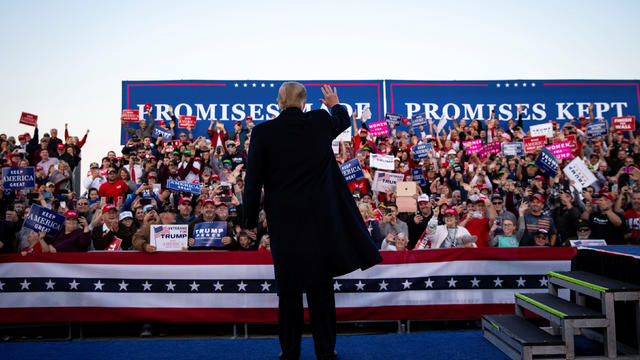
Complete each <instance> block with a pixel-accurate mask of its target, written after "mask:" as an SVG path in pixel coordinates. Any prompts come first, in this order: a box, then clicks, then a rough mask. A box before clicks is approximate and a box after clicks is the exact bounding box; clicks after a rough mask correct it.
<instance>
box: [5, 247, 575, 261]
mask: <svg viewBox="0 0 640 360" xmlns="http://www.w3.org/2000/svg"><path fill="white" fill-rule="evenodd" d="M576 251H577V250H576V248H575V247H554V248H548V247H516V248H475V249H471V248H470V249H464V248H463V249H435V250H409V251H382V252H381V254H382V257H383V258H384V261H383V264H406V263H423V262H448V261H474V260H496V261H540V260H542V261H557V260H571V259H572V258H573V257H574V256H575V255H576ZM7 262H49V263H72V264H120V265H271V264H273V262H272V259H271V253H269V252H261V251H254V252H244V251H241V252H234V251H185V252H156V253H143V252H136V251H132V252H87V253H53V254H52V253H46V254H29V255H27V256H21V255H19V254H8V255H0V263H7Z"/></svg>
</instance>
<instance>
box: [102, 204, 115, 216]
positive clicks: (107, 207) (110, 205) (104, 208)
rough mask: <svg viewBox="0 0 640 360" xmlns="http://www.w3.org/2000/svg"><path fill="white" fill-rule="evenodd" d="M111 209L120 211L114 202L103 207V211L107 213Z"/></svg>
mask: <svg viewBox="0 0 640 360" xmlns="http://www.w3.org/2000/svg"><path fill="white" fill-rule="evenodd" d="M111 210H113V211H118V209H116V206H115V205H113V204H107V205H105V206H104V207H103V208H102V213H103V214H105V213H107V212H109V211H111Z"/></svg>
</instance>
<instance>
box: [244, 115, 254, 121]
mask: <svg viewBox="0 0 640 360" xmlns="http://www.w3.org/2000/svg"><path fill="white" fill-rule="evenodd" d="M245 119H247V120H253V117H252V116H247V117H246V118H245Z"/></svg>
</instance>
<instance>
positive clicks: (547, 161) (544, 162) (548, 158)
mask: <svg viewBox="0 0 640 360" xmlns="http://www.w3.org/2000/svg"><path fill="white" fill-rule="evenodd" d="M536 165H538V167H539V168H540V170H542V171H544V172H546V173H547V174H549V176H551V177H555V176H556V174H557V173H558V158H556V156H555V155H553V153H552V152H551V151H550V150H549V149H547V148H546V147H543V148H542V151H540V155H538V158H537V159H536Z"/></svg>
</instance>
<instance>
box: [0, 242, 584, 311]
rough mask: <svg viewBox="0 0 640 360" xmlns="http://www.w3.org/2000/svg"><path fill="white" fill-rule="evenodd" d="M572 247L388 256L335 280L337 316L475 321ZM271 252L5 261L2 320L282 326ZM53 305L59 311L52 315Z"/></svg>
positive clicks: (535, 280)
mask: <svg viewBox="0 0 640 360" xmlns="http://www.w3.org/2000/svg"><path fill="white" fill-rule="evenodd" d="M575 253H576V251H575V248H503V249H499V248H491V249H487V248H480V249H437V250H421V251H417V250H413V251H398V252H383V257H384V262H383V263H381V264H379V265H376V266H374V267H372V268H370V269H368V270H366V271H355V272H353V273H350V274H347V275H345V276H341V277H339V278H336V279H334V290H335V293H336V307H337V314H338V320H344V321H346V320H402V319H454V318H478V317H480V315H482V314H485V313H506V312H513V301H514V300H513V299H514V296H513V294H514V292H516V291H522V290H525V291H527V292H532V291H533V292H536V291H541V292H542V291H547V278H546V273H547V272H548V271H564V270H569V269H570V260H571V258H573V256H574V255H575ZM277 307H278V298H277V295H276V282H275V280H274V275H273V265H272V262H271V255H270V253H268V252H226V251H210V252H186V251H185V252H159V253H154V254H146V253H141V252H126V251H125V252H115V253H114V252H90V253H56V254H30V255H27V256H20V255H0V322H43V321H47V322H59V321H181V322H187V321H206V322H276V321H277ZM54 309H55V310H54Z"/></svg>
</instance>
